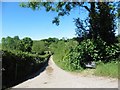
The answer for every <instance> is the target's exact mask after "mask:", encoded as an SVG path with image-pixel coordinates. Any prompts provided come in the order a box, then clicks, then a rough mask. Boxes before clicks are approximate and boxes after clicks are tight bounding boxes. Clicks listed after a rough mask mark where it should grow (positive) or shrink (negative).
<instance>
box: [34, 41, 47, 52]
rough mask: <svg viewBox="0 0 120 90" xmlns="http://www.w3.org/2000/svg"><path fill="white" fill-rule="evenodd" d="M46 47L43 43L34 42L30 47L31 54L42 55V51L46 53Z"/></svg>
mask: <svg viewBox="0 0 120 90" xmlns="http://www.w3.org/2000/svg"><path fill="white" fill-rule="evenodd" d="M47 50H48V47H47V46H46V43H45V42H44V41H34V42H33V46H32V52H36V53H38V54H44V51H47Z"/></svg>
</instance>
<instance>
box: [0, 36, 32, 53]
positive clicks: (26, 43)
mask: <svg viewBox="0 0 120 90" xmlns="http://www.w3.org/2000/svg"><path fill="white" fill-rule="evenodd" d="M32 44H33V41H32V39H31V38H29V37H25V38H23V39H22V40H20V39H19V37H18V36H15V37H14V38H11V37H9V36H8V37H6V38H2V49H5V50H21V51H24V52H31V50H32Z"/></svg>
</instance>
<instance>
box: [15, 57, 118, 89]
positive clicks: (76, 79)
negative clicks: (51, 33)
mask: <svg viewBox="0 0 120 90" xmlns="http://www.w3.org/2000/svg"><path fill="white" fill-rule="evenodd" d="M13 88H118V80H117V79H113V78H106V77H98V76H91V75H90V76H88V75H87V76H84V75H80V74H71V73H69V72H66V71H64V70H62V69H60V68H59V67H58V66H56V64H55V63H54V62H53V60H52V56H51V58H50V60H49V63H48V66H47V67H46V69H45V70H44V71H43V72H41V73H40V74H39V75H38V76H36V77H34V78H31V79H28V80H27V81H25V82H23V83H21V84H19V85H16V86H14V87H13Z"/></svg>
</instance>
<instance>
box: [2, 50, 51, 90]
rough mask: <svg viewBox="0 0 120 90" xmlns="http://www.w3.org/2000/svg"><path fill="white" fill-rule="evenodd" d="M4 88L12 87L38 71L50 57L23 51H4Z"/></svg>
mask: <svg viewBox="0 0 120 90" xmlns="http://www.w3.org/2000/svg"><path fill="white" fill-rule="evenodd" d="M2 51H3V55H2V70H3V71H2V86H3V88H7V87H11V86H13V85H16V84H18V83H19V82H21V81H23V80H25V78H26V77H28V76H30V75H31V74H33V73H35V72H36V71H38V70H39V69H40V68H42V67H43V66H44V65H45V64H46V63H47V61H48V59H49V57H50V55H49V54H46V55H37V54H30V53H27V52H21V51H7V50H2Z"/></svg>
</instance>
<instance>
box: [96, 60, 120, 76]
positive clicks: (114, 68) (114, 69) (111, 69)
mask: <svg viewBox="0 0 120 90" xmlns="http://www.w3.org/2000/svg"><path fill="white" fill-rule="evenodd" d="M119 64H120V63H119V62H109V63H106V64H104V63H100V64H98V65H97V68H96V69H95V71H94V75H97V76H107V77H112V78H118V77H119V78H120V74H119V72H118V68H119Z"/></svg>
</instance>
